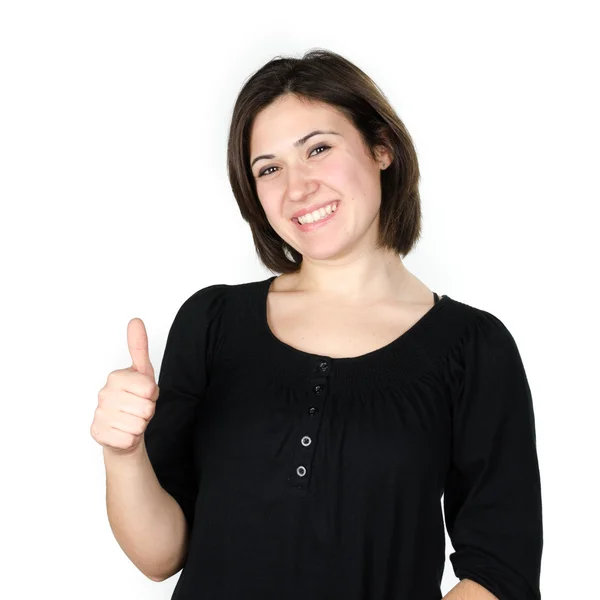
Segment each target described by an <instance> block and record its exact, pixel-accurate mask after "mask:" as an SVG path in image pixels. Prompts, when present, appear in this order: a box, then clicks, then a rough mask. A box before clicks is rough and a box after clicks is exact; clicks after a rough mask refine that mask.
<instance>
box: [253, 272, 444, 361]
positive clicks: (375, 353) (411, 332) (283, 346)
mask: <svg viewBox="0 0 600 600" xmlns="http://www.w3.org/2000/svg"><path fill="white" fill-rule="evenodd" d="M277 277H278V275H273V276H272V277H268V278H267V279H265V280H264V281H263V282H262V283H263V285H262V289H261V294H260V300H261V313H260V317H261V319H260V320H261V324H262V326H263V328H264V330H265V332H266V334H267V336H268V337H269V339H270V340H271V341H272V342H273V343H274V344H275V345H276V346H277V347H278V348H279V349H280V350H281V351H282V352H287V353H288V354H291V355H295V356H296V357H301V358H305V359H316V358H321V359H322V358H326V359H327V360H329V361H331V362H335V363H342V364H350V363H353V362H355V363H358V362H365V361H369V360H371V359H375V358H379V357H380V356H383V355H384V354H387V353H388V352H391V351H393V350H395V349H396V348H397V347H399V346H401V345H403V344H405V343H406V342H407V340H410V339H411V338H413V337H414V336H415V335H417V334H418V333H419V331H421V329H422V328H423V327H424V326H425V325H427V323H428V322H429V321H430V320H431V318H432V317H433V316H434V315H435V314H436V313H437V312H439V310H440V308H441V307H444V306H445V305H446V304H447V303H448V301H449V300H450V296H448V295H447V294H445V295H439V294H438V301H437V302H436V303H435V304H434V305H433V306H432V307H431V308H430V309H429V310H428V311H427V312H426V313H425V314H424V315H423V316H422V317H421V318H420V319H419V320H418V321H416V322H415V323H413V324H412V325H411V326H410V327H409V328H408V329H407V330H406V331H405V332H404V333H402V334H400V335H399V336H398V337H397V338H395V339H393V340H392V341H391V342H388V343H387V344H385V345H384V346H381V347H379V348H376V349H375V350H371V351H370V352H365V353H364V354H359V355H358V356H341V357H335V356H328V355H327V354H315V353H313V352H305V351H304V350H300V349H299V348H295V347H294V346H291V345H290V344H287V343H286V342H284V341H282V340H280V339H279V338H278V337H277V336H276V335H275V334H274V333H273V330H272V329H271V326H270V325H269V320H268V318H267V317H268V314H267V313H268V306H267V302H268V295H269V290H270V288H271V283H272V282H273V281H274V280H275V279H276V278H277ZM434 293H435V292H434Z"/></svg>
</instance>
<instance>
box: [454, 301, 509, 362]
mask: <svg viewBox="0 0 600 600" xmlns="http://www.w3.org/2000/svg"><path fill="white" fill-rule="evenodd" d="M447 300H448V302H447V306H446V311H447V319H446V323H452V325H451V326H450V327H451V328H452V335H451V336H450V337H449V339H448V346H447V349H448V350H449V352H448V353H447V357H448V358H450V360H451V361H452V360H453V359H455V360H456V362H457V363H460V364H462V365H464V364H465V363H471V365H479V366H483V365H484V364H485V365H489V368H490V369H492V368H494V366H495V367H496V368H497V369H499V370H501V369H503V366H504V365H505V364H506V363H509V364H511V365H512V366H515V365H519V364H520V363H521V357H520V352H519V349H518V347H517V342H516V340H515V337H514V335H513V332H512V331H511V329H510V328H509V326H507V324H506V322H505V318H504V317H503V318H500V317H499V316H498V314H497V313H495V312H491V311H489V310H485V309H483V308H481V307H477V306H473V305H471V304H468V303H466V302H461V301H459V300H455V299H452V298H447Z"/></svg>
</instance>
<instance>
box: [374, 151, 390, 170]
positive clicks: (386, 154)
mask: <svg viewBox="0 0 600 600" xmlns="http://www.w3.org/2000/svg"><path fill="white" fill-rule="evenodd" d="M375 156H376V157H377V162H378V163H380V164H381V163H384V164H385V165H386V166H385V168H386V169H387V168H388V167H389V166H390V164H391V163H392V160H394V157H393V155H392V153H391V152H390V150H389V149H388V148H387V147H386V146H377V147H376V148H375ZM382 168H383V167H382Z"/></svg>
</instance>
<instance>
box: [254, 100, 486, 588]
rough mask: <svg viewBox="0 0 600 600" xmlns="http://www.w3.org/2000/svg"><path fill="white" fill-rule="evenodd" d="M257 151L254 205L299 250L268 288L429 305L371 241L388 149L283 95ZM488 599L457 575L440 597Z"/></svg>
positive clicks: (264, 116)
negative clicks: (301, 220) (305, 225)
mask: <svg viewBox="0 0 600 600" xmlns="http://www.w3.org/2000/svg"><path fill="white" fill-rule="evenodd" d="M315 130H324V131H335V132H336V133H337V134H340V135H336V134H332V133H325V134H319V135H316V136H313V137H311V138H310V139H308V140H307V141H306V142H305V143H304V144H302V145H299V146H295V145H294V143H295V142H296V141H297V140H299V139H300V138H302V137H303V136H306V135H307V134H308V133H310V132H312V131H315ZM323 145H326V146H328V148H325V147H322V146H323ZM263 154H269V155H273V158H263V159H260V160H258V161H256V162H255V163H254V164H253V165H252V173H253V175H254V177H255V181H256V190H257V194H258V197H259V200H260V203H261V205H262V206H263V208H264V211H265V214H266V216H267V219H268V221H269V223H270V224H271V226H272V227H273V229H274V230H275V231H276V232H277V234H279V236H280V237H281V238H282V239H283V240H285V241H286V242H287V243H288V244H289V245H290V246H292V247H293V248H295V249H296V250H297V251H298V252H300V253H301V254H302V256H303V261H302V266H301V269H300V271H299V272H298V273H294V274H285V275H280V276H279V277H278V278H276V280H275V281H274V283H273V286H272V288H271V289H272V291H295V292H305V293H307V294H308V296H309V297H310V298H312V300H313V301H316V300H318V302H319V304H320V305H322V304H324V303H325V304H327V303H330V304H335V305H336V306H339V305H340V304H341V305H344V306H348V307H353V308H357V309H360V308H361V307H370V308H372V307H373V305H375V304H377V303H378V302H381V303H388V302H397V303H400V304H402V303H407V304H414V303H416V304H425V305H431V303H432V292H431V290H430V289H429V288H428V287H427V286H426V285H425V284H424V283H422V282H421V281H420V280H419V279H418V278H417V277H416V276H415V275H413V274H412V273H411V272H410V271H408V269H406V267H405V266H404V264H403V262H402V260H401V258H400V257H399V256H398V255H396V254H395V253H394V252H391V251H389V250H386V249H381V248H379V249H378V248H377V247H376V241H377V231H378V219H379V208H380V206H381V186H380V177H381V170H382V169H383V168H387V166H389V165H390V164H391V162H392V160H393V156H392V155H391V154H390V153H389V151H387V150H386V149H385V148H383V147H380V148H377V149H376V157H375V159H374V158H372V157H371V156H370V154H369V152H368V149H367V148H366V147H365V146H364V144H363V142H362V139H361V137H360V134H359V132H358V130H357V129H356V128H355V127H354V125H353V124H352V123H351V122H350V121H349V120H348V119H346V117H345V116H344V115H343V114H341V113H340V112H338V111H337V110H336V109H335V108H333V107H331V106H329V105H327V104H322V103H317V102H313V101H308V100H301V99H299V98H297V97H295V96H292V95H287V96H282V97H280V98H278V99H277V100H276V101H275V102H273V103H272V104H271V105H269V106H267V107H266V108H264V109H263V110H262V111H261V112H260V113H259V114H258V115H257V117H256V119H255V121H254V125H253V128H252V132H251V136H250V161H251V163H252V162H253V161H254V159H255V158H256V157H258V156H260V155H263ZM382 164H383V165H384V166H382ZM261 173H264V174H263V176H262V177H261V176H259V175H260V174H261ZM333 200H340V201H341V202H340V205H339V207H338V211H339V213H338V214H336V216H335V217H334V218H333V219H332V220H331V221H330V222H329V223H328V224H327V225H325V226H324V227H321V228H320V229H317V230H315V231H312V232H302V231H300V230H299V229H298V228H297V226H296V225H295V224H294V223H293V222H292V221H291V216H292V214H293V213H295V212H296V211H298V210H299V209H302V208H304V207H308V206H309V205H311V204H315V203H316V204H321V203H323V202H329V201H333ZM494 599H496V600H497V598H496V596H494V595H493V594H491V593H490V592H489V591H487V590H486V589H485V588H484V587H483V586H481V585H479V584H478V583H476V582H474V581H472V580H470V579H463V580H461V581H460V582H459V583H458V584H457V585H456V586H455V587H454V588H452V589H451V590H450V591H449V592H448V594H447V595H446V596H445V597H444V600H494Z"/></svg>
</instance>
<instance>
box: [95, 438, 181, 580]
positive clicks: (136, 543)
mask: <svg viewBox="0 0 600 600" xmlns="http://www.w3.org/2000/svg"><path fill="white" fill-rule="evenodd" d="M103 455H104V464H105V468H106V508H107V514H108V520H109V523H110V527H111V529H112V532H113V534H114V536H115V538H116V540H117V542H118V543H119V546H121V548H122V549H123V551H124V552H125V554H126V555H127V556H128V557H129V559H130V560H131V561H132V562H133V563H134V564H135V566H136V567H137V568H138V569H139V570H140V571H141V572H142V573H143V574H144V575H146V577H148V578H149V579H152V580H153V581H162V580H164V579H166V578H168V577H171V575H174V574H175V573H177V572H178V571H179V570H181V568H182V567H183V562H184V560H185V556H186V554H187V543H188V541H187V523H186V520H185V517H184V514H183V511H182V510H181V508H180V506H179V504H177V502H176V501H175V500H174V499H173V498H172V497H171V496H170V495H169V494H168V493H167V492H166V491H165V490H164V489H163V488H162V487H161V485H160V483H159V482H158V480H157V478H156V475H155V473H154V470H153V469H152V465H151V464H150V460H149V458H148V454H147V452H146V447H145V445H144V442H143V441H142V443H141V444H140V446H139V448H138V449H137V450H136V451H135V452H134V453H132V454H130V455H117V454H114V453H111V452H110V450H108V449H107V448H104V449H103Z"/></svg>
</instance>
